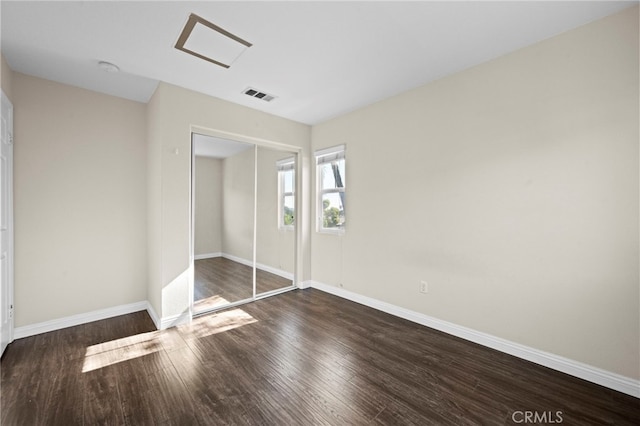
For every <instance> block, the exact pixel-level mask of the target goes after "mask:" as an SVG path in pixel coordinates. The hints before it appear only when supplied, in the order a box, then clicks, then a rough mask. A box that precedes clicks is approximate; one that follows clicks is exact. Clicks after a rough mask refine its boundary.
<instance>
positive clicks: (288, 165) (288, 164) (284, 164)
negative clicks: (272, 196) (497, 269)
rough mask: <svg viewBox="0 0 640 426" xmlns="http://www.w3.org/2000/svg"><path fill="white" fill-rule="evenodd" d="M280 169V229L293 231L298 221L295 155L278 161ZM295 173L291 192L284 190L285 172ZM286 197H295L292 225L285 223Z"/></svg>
mask: <svg viewBox="0 0 640 426" xmlns="http://www.w3.org/2000/svg"><path fill="white" fill-rule="evenodd" d="M276 167H277V169H278V229H281V230H286V231H293V230H294V229H295V225H296V221H297V217H296V216H297V212H296V209H295V206H296V159H295V157H288V158H285V159H282V160H279V161H277V162H276ZM286 172H292V173H293V186H292V188H291V191H290V192H285V190H284V173H286ZM286 197H293V205H294V208H293V223H292V224H291V225H285V223H284V200H285V199H286Z"/></svg>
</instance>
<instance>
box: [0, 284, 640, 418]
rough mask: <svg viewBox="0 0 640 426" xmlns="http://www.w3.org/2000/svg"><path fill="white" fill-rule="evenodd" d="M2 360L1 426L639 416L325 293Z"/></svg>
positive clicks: (35, 345) (92, 336) (588, 391)
mask: <svg viewBox="0 0 640 426" xmlns="http://www.w3.org/2000/svg"><path fill="white" fill-rule="evenodd" d="M1 368H2V372H1V379H0V380H1V381H0V384H1V389H2V391H1V396H0V410H1V418H0V420H1V424H2V425H29V426H31V425H83V424H84V425H94V424H113V425H120V424H129V425H223V424H246V425H345V424H354V425H366V424H383V425H391V424H403V425H404V424H416V425H441V424H455V425H460V424H488V425H493V424H498V425H500V424H513V423H514V421H513V420H514V418H513V416H514V413H515V416H516V417H515V420H516V421H520V420H523V419H524V412H526V411H529V412H536V413H538V416H542V415H543V414H544V415H545V416H546V417H545V418H546V419H547V420H553V421H549V422H548V423H560V420H561V421H562V424H567V425H606V424H611V425H638V424H640V400H638V399H636V398H633V397H630V396H627V395H624V394H621V393H618V392H615V391H612V390H609V389H606V388H603V387H600V386H598V385H595V384H592V383H588V382H585V381H582V380H580V379H577V378H574V377H571V376H567V375H564V374H562V373H558V372H555V371H552V370H549V369H547V368H544V367H541V366H538V365H535V364H532V363H529V362H527V361H523V360H520V359H517V358H514V357H511V356H509V355H506V354H503V353H500V352H497V351H494V350H491V349H488V348H485V347H482V346H479V345H476V344H473V343H470V342H467V341H464V340H461V339H458V338H455V337H452V336H449V335H446V334H443V333H441V332H438V331H435V330H432V329H429V328H426V327H422V326H419V325H416V324H413V323H411V322H408V321H405V320H402V319H398V318H395V317H393V316H390V315H387V314H384V313H381V312H378V311H375V310H373V309H370V308H367V307H364V306H362V305H358V304H356V303H352V302H349V301H345V300H342V299H339V298H337V297H335V296H331V295H328V294H326V293H323V292H320V291H318V290H313V289H308V290H298V291H292V292H288V293H284V294H282V295H279V296H275V297H271V298H267V299H263V300H260V301H257V302H253V303H250V304H247V305H243V306H242V307H240V308H235V309H230V310H226V311H222V312H218V313H216V314H212V315H206V316H202V317H199V318H197V319H196V320H194V322H193V323H192V324H190V325H186V326H181V327H178V328H173V329H169V330H165V331H162V332H160V331H154V326H153V323H152V322H151V320H150V318H149V317H148V315H147V314H146V313H145V312H139V313H135V314H130V315H125V316H121V317H116V318H112V319H108V320H104V321H97V322H93V323H90V324H85V325H81V326H77V327H71V328H67V329H64V330H59V331H55V332H51V333H46V334H41V335H38V336H33V337H29V338H25V339H20V340H17V341H15V342H13V343H12V344H11V345H9V347H8V348H7V350H6V352H5V355H4V357H3V358H2V362H1ZM520 412H523V414H522V415H520V414H519V413H520ZM558 413H559V414H558ZM558 416H559V417H558ZM519 424H524V422H521V423H519Z"/></svg>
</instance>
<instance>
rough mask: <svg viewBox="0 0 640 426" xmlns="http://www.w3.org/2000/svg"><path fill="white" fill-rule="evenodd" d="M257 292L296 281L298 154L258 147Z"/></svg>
mask: <svg viewBox="0 0 640 426" xmlns="http://www.w3.org/2000/svg"><path fill="white" fill-rule="evenodd" d="M257 150H258V151H257V160H256V161H257V173H258V179H257V181H258V182H257V184H258V186H257V209H256V210H257V219H256V224H257V226H256V293H257V294H263V293H268V292H271V291H275V290H280V289H284V288H290V287H292V286H293V285H294V281H293V276H294V264H295V240H296V239H295V235H296V233H295V221H296V212H295V177H296V176H295V170H296V168H295V154H293V153H291V152H284V151H278V150H274V149H270V148H265V147H262V146H260V147H258V148H257Z"/></svg>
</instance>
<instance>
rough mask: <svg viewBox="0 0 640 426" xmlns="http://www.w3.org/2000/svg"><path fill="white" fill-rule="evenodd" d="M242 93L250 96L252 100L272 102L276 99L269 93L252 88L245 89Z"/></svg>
mask: <svg viewBox="0 0 640 426" xmlns="http://www.w3.org/2000/svg"><path fill="white" fill-rule="evenodd" d="M242 93H244V94H245V95H249V96H251V97H252V98H258V99H262V100H263V101H265V102H271V101H272V100H274V99H275V98H276V97H275V96H274V95H270V94H268V93H264V92H261V91H259V90H257V89H254V88H251V87H249V88H247V89H245V90H244V91H243V92H242Z"/></svg>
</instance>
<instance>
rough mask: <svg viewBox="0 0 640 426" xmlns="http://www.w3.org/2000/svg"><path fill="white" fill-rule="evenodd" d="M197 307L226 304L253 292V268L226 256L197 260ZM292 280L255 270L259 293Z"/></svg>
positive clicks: (199, 309) (280, 286)
mask: <svg viewBox="0 0 640 426" xmlns="http://www.w3.org/2000/svg"><path fill="white" fill-rule="evenodd" d="M194 265H195V266H194V267H195V272H194V280H195V283H194V291H193V299H194V309H195V310H196V312H198V311H203V310H207V309H212V308H217V307H220V306H224V305H226V304H228V303H233V302H238V301H240V300H244V299H248V298H250V297H252V296H253V269H252V268H251V267H249V266H246V265H243V264H241V263H238V262H234V261H233V260H230V259H226V258H224V257H213V258H209V259H201V260H196V261H195V262H194ZM292 283H293V282H292V281H291V280H289V279H286V278H283V277H280V276H278V275H275V274H272V273H270V272H266V271H263V270H260V269H257V270H256V291H257V293H258V294H260V293H266V292H268V291H272V290H277V289H281V288H285V287H291V286H292Z"/></svg>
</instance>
